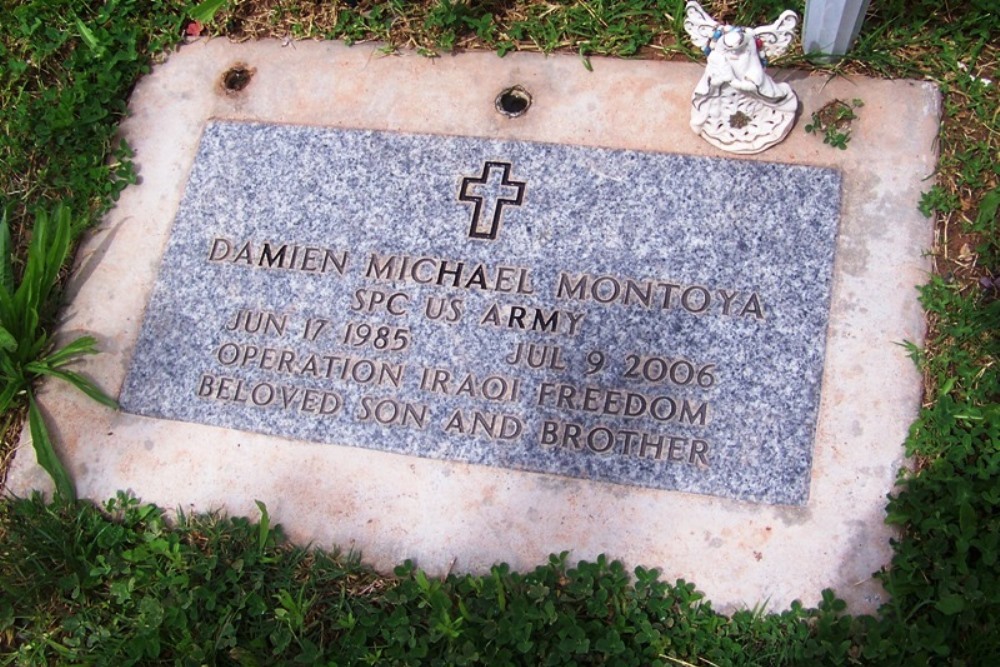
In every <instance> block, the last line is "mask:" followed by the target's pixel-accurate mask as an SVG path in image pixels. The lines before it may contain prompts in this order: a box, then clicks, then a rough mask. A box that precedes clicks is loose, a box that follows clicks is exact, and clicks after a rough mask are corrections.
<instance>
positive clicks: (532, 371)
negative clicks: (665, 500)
mask: <svg viewBox="0 0 1000 667" xmlns="http://www.w3.org/2000/svg"><path fill="white" fill-rule="evenodd" d="M839 184H840V177H839V174H838V173H837V172H835V171H832V170H827V169H818V168H811V167H797V166H788V165H777V164H768V163H761V162H746V161H742V162H741V161H733V160H713V159H705V158H694V157H687V156H675V155H662V154H651V153H642V152H634V151H614V150H603V149H593V148H581V147H574V146H565V145H550V144H537V143H527V142H499V141H491V140H485V139H474V138H459V137H431V136H416V135H403V134H394V133H384V132H374V131H348V130H333V129H320V128H306V127H295V126H277V125H265V124H253V123H230V122H212V123H210V124H209V125H208V126H207V128H206V130H205V133H204V135H203V137H202V142H201V145H200V148H199V152H198V155H197V157H196V160H195V164H194V166H193V168H192V172H191V176H190V181H189V183H188V185H187V189H186V192H185V194H184V197H183V199H182V202H181V206H180V210H179V213H178V215H177V219H176V221H175V223H174V228H173V230H172V233H171V238H170V241H169V243H168V247H167V250H166V252H165V255H164V258H163V262H162V265H161V268H160V274H159V277H158V282H157V285H156V287H155V289H154V292H153V296H152V297H151V301H150V304H149V306H148V308H147V312H146V316H145V320H144V322H143V326H142V330H141V333H140V336H139V340H138V342H137V345H136V349H135V353H134V356H133V359H132V362H131V365H130V369H129V372H128V376H127V377H126V380H125V384H124V386H123V389H122V395H121V404H122V407H123V409H124V410H126V411H128V412H133V413H137V414H142V415H148V416H153V417H160V418H167V419H178V420H185V421H193V422H199V423H208V424H214V425H219V426H225V427H231V428H236V429H242V430H248V431H257V432H263V433H270V434H276V435H282V436H288V437H295V438H300V439H304V440H312V441H317V442H325V443H332V444H341V445H354V446H363V447H368V448H373V449H381V450H386V451H391V452H398V453H404V454H414V455H420V456H426V457H432V458H440V459H451V460H458V461H466V462H470V463H477V464H488V465H497V466H504V467H510V468H515V469H521V470H528V471H540V472H549V473H556V474H563V475H569V476H574V477H581V478H587V479H595V480H604V481H612V482H618V483H626V484H635V485H642V486H649V487H655V488H662V489H676V490H682V491H688V492H694V493H704V494H713V495H720V496H725V497H731V498H739V499H744V500H750V501H756V502H767V503H782V504H802V503H804V502H805V501H806V500H807V498H808V490H809V476H810V466H811V450H812V438H813V430H814V426H815V419H816V413H817V407H818V402H819V389H820V380H821V375H822V365H823V350H824V340H825V332H826V322H827V315H828V308H829V290H830V282H831V271H832V258H833V248H834V240H835V235H836V225H837V210H838V205H839ZM723 193H725V194H723ZM206 446H210V444H209V443H206Z"/></svg>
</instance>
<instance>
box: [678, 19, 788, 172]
mask: <svg viewBox="0 0 1000 667" xmlns="http://www.w3.org/2000/svg"><path fill="white" fill-rule="evenodd" d="M798 22H799V17H798V16H797V15H796V14H795V12H793V11H791V10H787V11H784V12H782V13H781V16H779V17H778V20H777V21H775V22H774V23H772V24H770V25H765V26H761V27H759V28H745V27H739V26H730V25H722V24H720V23H719V22H718V21H716V20H715V19H713V18H712V17H711V16H709V15H708V14H707V13H705V10H704V9H702V7H701V5H699V4H698V3H697V2H694V0H689V2H688V3H687V5H686V7H685V10H684V29H685V30H686V31H687V33H688V35H690V36H691V41H692V42H694V44H695V46H697V47H698V48H700V49H702V50H703V51H704V52H705V54H706V55H707V56H708V66H707V67H706V68H705V74H704V75H703V76H702V77H701V81H699V82H698V86H697V87H696V88H695V89H694V95H693V96H692V97H691V129H692V130H694V131H695V132H696V133H697V134H699V135H701V137H702V138H704V139H705V140H706V141H708V142H709V143H710V144H712V145H713V146H716V147H717V148H721V149H722V150H724V151H729V152H731V153H743V154H750V153H759V152H761V151H763V150H765V149H768V148H770V147H771V146H773V145H775V144H776V143H778V142H779V141H781V140H782V139H784V138H785V137H786V136H787V135H788V132H789V131H790V130H791V129H792V124H793V123H794V122H795V114H796V112H797V110H798V104H799V101H798V98H796V97H795V93H794V92H792V88H791V86H789V85H788V84H787V83H776V82H775V81H774V79H772V78H771V77H770V76H768V75H767V73H766V72H765V71H764V67H765V66H766V65H767V59H768V58H774V57H776V56H779V55H781V54H782V53H784V52H785V51H786V50H787V49H788V46H789V45H790V44H791V43H792V40H793V39H794V37H795V28H796V26H797V25H798Z"/></svg>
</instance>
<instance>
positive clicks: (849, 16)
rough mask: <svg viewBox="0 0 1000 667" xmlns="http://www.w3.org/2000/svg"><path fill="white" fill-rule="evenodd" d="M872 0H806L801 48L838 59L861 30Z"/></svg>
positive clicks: (827, 58)
mask: <svg viewBox="0 0 1000 667" xmlns="http://www.w3.org/2000/svg"><path fill="white" fill-rule="evenodd" d="M870 1H871V0H806V17H805V24H804V26H803V30H802V48H803V50H804V51H805V52H806V53H807V54H822V55H823V56H826V58H825V59H826V60H836V59H837V58H839V57H840V56H843V55H844V54H845V53H847V51H848V49H850V48H851V45H852V44H853V43H854V39H855V38H856V37H857V36H858V32H860V30H861V24H862V23H863V22H864V20H865V12H866V11H868V3H869V2H870Z"/></svg>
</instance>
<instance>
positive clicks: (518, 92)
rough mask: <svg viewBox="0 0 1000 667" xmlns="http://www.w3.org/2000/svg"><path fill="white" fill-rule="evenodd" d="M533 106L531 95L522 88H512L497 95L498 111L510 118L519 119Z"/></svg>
mask: <svg viewBox="0 0 1000 667" xmlns="http://www.w3.org/2000/svg"><path fill="white" fill-rule="evenodd" d="M530 106H531V95H529V94H528V91H526V90H525V89H524V88H522V87H521V86H512V87H511V88H506V89H504V90H502V91H500V94H499V95H497V100H496V107H497V111H499V112H500V113H502V114H503V115H504V116H507V117H509V118H517V117H518V116H520V115H522V114H524V112H526V111H527V110H528V107H530Z"/></svg>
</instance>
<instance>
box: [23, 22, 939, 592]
mask: <svg viewBox="0 0 1000 667" xmlns="http://www.w3.org/2000/svg"><path fill="white" fill-rule="evenodd" d="M238 63H242V64H245V65H246V66H247V67H249V68H252V69H253V70H255V73H254V76H253V79H252V81H251V82H250V84H249V86H247V87H246V88H245V89H244V90H243V91H242V92H240V93H227V92H226V91H224V90H223V89H222V87H221V86H220V79H221V78H222V75H223V73H224V72H225V71H226V70H228V69H229V68H230V67H232V66H233V65H235V64H238ZM592 64H593V72H589V71H587V70H586V69H585V68H584V67H583V66H582V65H581V63H580V60H579V58H577V57H575V56H552V57H544V56H541V55H536V54H511V55H508V56H507V57H506V58H503V59H500V58H498V57H496V56H495V55H494V54H491V53H470V54H463V55H458V56H454V57H451V56H446V57H443V58H438V59H426V58H421V57H419V56H417V55H415V54H411V53H406V54H403V55H391V56H386V55H384V54H383V53H382V52H381V51H379V50H378V49H377V48H376V47H373V46H360V47H354V48H347V47H345V46H343V45H340V44H336V43H295V44H291V45H289V46H287V47H282V46H281V44H280V43H279V42H274V41H267V42H260V43H254V44H243V45H233V44H229V43H227V42H224V41H221V40H218V41H212V42H199V43H195V44H192V45H189V46H186V47H184V48H183V49H182V50H181V51H180V52H179V53H177V54H174V55H172V56H171V57H170V58H169V59H168V60H167V62H166V63H165V64H164V65H161V66H159V67H157V68H156V70H155V71H154V73H153V74H152V75H151V76H149V77H147V78H146V79H144V80H143V81H142V82H141V83H140V85H139V86H138V88H137V89H136V92H135V94H134V96H133V100H132V107H131V108H132V114H133V115H132V117H131V118H130V119H129V120H128V121H127V122H126V123H124V125H123V127H122V133H123V135H124V137H125V138H126V139H127V140H128V142H129V144H130V145H131V146H132V147H133V148H134V149H135V151H136V162H137V164H138V167H139V174H140V177H141V183H140V185H138V186H135V187H131V188H129V189H128V190H127V191H126V192H125V193H124V194H123V196H122V198H121V201H120V202H119V205H118V206H117V208H116V209H115V210H114V211H112V212H111V213H110V214H109V215H108V216H107V219H106V220H105V222H104V224H103V225H101V227H100V229H98V230H97V231H96V233H94V234H93V235H92V236H91V238H90V239H89V240H88V241H87V243H86V244H85V246H84V247H83V248H82V250H81V252H80V253H79V257H78V261H79V265H78V267H77V269H76V274H75V278H74V281H73V284H72V286H71V290H70V297H71V299H72V300H71V305H70V306H69V307H68V309H67V312H66V315H65V322H64V326H63V334H64V335H65V336H72V335H79V334H81V333H90V334H93V335H95V336H97V338H98V340H99V345H100V348H101V350H102V351H103V354H101V355H99V356H97V357H95V358H93V359H92V360H88V362H87V364H86V365H84V366H83V370H84V371H85V372H87V373H88V374H89V375H90V376H92V377H93V378H95V379H96V381H97V382H98V383H99V384H100V385H101V386H102V387H104V388H105V389H106V390H107V391H108V392H109V393H111V394H117V393H118V391H119V390H120V388H121V385H122V381H123V379H124V377H125V373H126V369H127V366H128V363H129V360H130V358H131V353H132V348H133V346H134V344H135V341H136V338H137V336H138V332H139V326H140V324H141V321H142V315H143V309H144V308H145V306H146V303H147V301H148V298H149V291H150V289H151V287H152V285H153V283H154V280H155V278H156V275H157V270H158V266H159V261H160V257H161V255H162V252H163V250H164V246H165V243H166V240H167V238H168V235H169V231H170V226H171V222H172V220H173V218H174V216H175V214H176V212H177V207H178V202H179V201H180V197H181V193H182V191H183V188H184V184H185V181H186V178H187V174H188V172H189V170H190V168H191V164H192V160H193V158H194V152H195V149H196V147H197V144H198V140H199V137H200V133H201V129H202V127H203V126H204V124H205V122H206V120H207V119H208V118H227V119H248V120H251V119H252V120H263V121H270V122H283V123H302V124H316V125H324V126H331V127H346V128H369V129H380V130H398V131H405V132H419V133H430V134H450V135H469V136H478V137H492V138H500V139H529V140H536V141H547V142H565V143H573V144H579V145H585V146H601V147H614V148H630V149H640V150H653V151H664V152H672V153H687V154H697V155H717V156H722V153H721V152H719V151H716V150H715V149H714V148H712V147H710V146H709V145H708V144H706V143H705V142H703V141H702V140H701V139H699V138H698V137H696V136H695V135H694V134H692V133H691V131H690V129H689V128H688V117H689V113H688V104H689V100H690V96H691V91H692V89H693V87H694V85H695V83H696V82H697V80H698V77H699V76H700V73H701V70H702V67H701V66H699V65H693V64H692V65H686V64H676V63H662V62H647V61H641V62H640V61H623V60H603V59H596V58H595V59H593V60H592ZM776 79H778V80H785V81H788V82H789V83H791V85H792V86H793V88H794V89H795V91H796V93H797V95H798V96H799V99H800V100H801V101H802V105H803V113H802V118H800V120H799V124H798V127H796V129H795V130H793V132H792V134H791V135H790V136H789V138H788V139H787V140H786V141H785V142H784V143H782V144H781V145H779V146H777V147H775V148H774V149H772V150H770V151H768V152H766V153H764V154H762V155H760V156H756V158H754V159H762V160H767V161H777V162H786V163H796V164H810V165H819V166H828V167H835V168H839V169H841V170H843V178H844V192H843V206H842V220H841V228H840V233H839V240H838V248H837V256H836V263H835V275H834V291H833V299H832V308H831V316H830V322H831V324H830V328H829V339H828V343H827V352H826V365H825V370H824V388H823V398H822V403H821V407H820V417H819V423H818V426H817V437H816V446H815V455H814V464H813V481H812V488H811V496H810V500H809V503H808V505H807V506H805V507H802V508H788V507H780V506H778V507H775V506H762V505H755V504H750V503H741V502H735V501H729V500H723V499H719V498H712V497H706V496H695V495H689V494H684V493H675V492H665V491H657V490H650V489H643V488H631V487H626V486H618V485H612V484H602V483H594V482H587V481H581V480H576V479H568V478H562V477H555V476H550V475H544V474H532V473H522V472H514V471H509V470H504V469H496V468H487V467H479V466H472V465H467V464H460V463H449V462H442V461H433V460H426V459H420V458H413V457H407V456H400V455H394V454H387V453H381V452H377V451H371V450H364V449H356V448H350V447H337V446H330V445H321V444H312V443H304V442H292V441H287V440H282V439H280V438H274V437H268V436H263V435H256V434H250V433H242V432H233V431H226V430H225V429H220V428H213V427H207V426H200V425H193V424H186V423H178V422H166V421H158V420H154V419H148V418H142V417H136V416H133V415H129V414H124V413H115V412H112V411H110V410H106V409H104V408H102V407H100V406H98V405H97V404H95V403H92V402H90V401H89V400H87V399H86V398H85V397H83V396H82V395H81V394H78V393H76V392H74V391H71V390H69V389H68V388H66V387H65V386H63V385H49V386H48V387H46V389H45V390H44V391H43V392H42V404H43V406H44V408H45V410H46V412H47V413H48V417H49V423H50V424H51V425H52V426H51V428H52V433H53V436H54V438H55V439H56V441H57V442H59V443H61V445H60V448H59V451H60V455H61V456H62V458H63V460H64V461H65V462H66V463H67V466H68V467H69V469H70V471H71V473H72V475H73V477H74V479H75V480H76V482H77V486H78V489H79V491H80V493H81V495H83V496H87V497H91V498H95V499H104V498H108V497H110V496H112V495H114V493H115V492H116V491H117V490H119V489H129V490H131V491H133V492H134V493H135V494H136V495H137V496H139V497H140V498H142V499H143V500H145V501H150V502H155V503H157V504H159V505H161V506H165V507H177V508H180V509H182V510H184V511H195V510H198V511H201V510H211V509H220V508H222V509H225V510H226V511H228V512H229V513H231V514H244V515H251V516H255V515H256V508H255V506H254V504H253V501H254V500H255V499H256V500H261V501H264V502H265V503H267V506H268V509H269V510H270V512H271V515H272V517H273V520H275V521H277V522H280V523H281V524H283V526H284V527H285V529H286V531H287V533H288V534H289V536H290V537H291V538H292V539H294V540H296V541H299V542H303V543H306V542H309V543H313V544H315V545H317V546H331V545H334V544H336V545H340V546H342V547H345V548H355V549H360V550H361V552H362V554H363V555H364V557H365V560H367V561H368V562H370V563H372V564H373V565H375V566H376V567H379V568H384V569H388V568H390V567H391V566H392V565H394V564H396V563H397V562H398V561H400V560H401V559H404V558H414V559H415V560H416V561H417V563H418V564H419V565H420V566H421V567H423V568H425V569H427V570H428V571H430V572H432V573H444V572H446V571H449V570H451V571H474V572H482V571H484V570H486V569H488V568H489V566H490V565H492V564H494V563H497V562H500V561H506V562H508V563H510V564H511V565H512V566H513V567H515V568H531V567H534V566H535V565H537V564H539V563H542V562H544V561H545V559H546V558H547V556H548V554H549V553H552V552H559V551H562V550H570V551H571V552H572V557H573V558H587V559H592V558H595V557H596V556H597V555H598V554H601V553H607V554H608V555H610V556H612V557H615V558H621V559H623V560H624V561H626V563H627V564H629V565H639V564H642V565H646V566H655V567H658V568H660V569H661V570H662V571H663V575H664V578H665V579H668V580H672V579H674V578H678V577H683V578H685V579H687V580H689V581H693V582H695V583H696V584H697V585H698V586H699V587H700V588H701V589H702V590H704V591H705V592H706V593H707V594H708V596H709V598H710V599H711V600H712V601H713V602H714V603H715V605H716V606H717V607H719V608H722V609H732V608H735V607H741V606H744V605H746V606H753V605H755V604H757V603H762V602H766V603H767V604H768V606H769V607H771V608H783V607H786V606H787V605H788V604H789V603H790V602H791V601H792V600H794V599H796V598H798V599H801V600H802V601H803V602H804V603H806V604H815V603H816V601H817V600H818V599H819V596H820V591H821V590H822V589H823V588H825V587H833V588H835V589H836V590H837V592H838V594H840V595H841V596H843V597H845V598H846V599H847V600H848V601H849V603H850V604H851V609H852V610H853V611H857V612H861V611H872V610H874V609H875V608H876V607H877V606H878V604H879V603H880V602H882V601H883V600H884V593H883V591H882V589H881V588H880V586H879V585H878V583H877V582H876V581H874V580H873V579H872V577H871V574H872V573H873V572H874V571H876V570H878V569H879V568H880V567H882V566H884V565H885V564H886V563H887V562H888V561H889V559H890V557H891V549H890V545H889V538H890V537H891V535H892V532H891V530H890V529H889V528H888V527H887V526H886V525H885V524H884V523H883V518H884V507H885V496H886V494H887V493H889V492H890V490H891V489H892V488H893V483H894V480H895V475H896V470H897V469H898V468H899V466H900V465H902V464H903V456H902V455H903V451H902V447H901V445H902V443H903V440H904V438H905V436H906V431H907V428H908V426H909V424H910V422H911V421H912V419H913V418H914V416H915V415H916V412H917V409H918V405H919V399H920V378H919V375H918V373H917V372H916V370H915V369H914V367H913V365H912V363H911V362H910V361H909V360H908V359H907V357H906V354H905V350H904V349H903V348H901V347H899V346H898V345H897V343H899V342H901V341H904V340H910V341H914V342H916V343H920V342H921V341H922V338H923V331H924V317H923V313H922V311H921V309H920V307H919V304H918V302H917V293H916V290H915V286H916V285H919V284H922V283H923V282H925V281H926V278H927V272H928V271H929V263H928V262H927V261H926V259H925V258H924V253H925V252H926V250H927V249H928V248H929V247H930V244H931V240H932V238H931V237H932V232H931V226H930V223H929V222H928V221H927V220H925V219H923V218H922V217H921V216H920V214H919V213H918V212H917V208H916V207H917V202H918V200H919V196H920V193H921V191H923V190H926V189H927V188H928V187H930V183H929V182H928V180H927V179H928V178H929V177H930V176H931V175H932V173H933V171H934V165H935V149H934V138H935V136H936V132H937V124H938V118H939V112H940V110H939V98H938V95H937V92H936V90H935V89H934V87H933V86H932V85H931V84H927V83H917V82H908V81H897V82H886V81H873V80H866V79H844V78H840V79H834V80H827V79H826V78H823V77H810V76H806V75H804V74H802V73H798V72H779V73H777V74H776ZM514 84H520V85H521V86H523V87H524V88H525V89H527V90H528V91H529V92H530V93H531V95H532V97H533V103H532V106H531V108H530V109H529V111H528V113H526V114H525V115H524V116H521V117H519V118H515V119H511V118H506V117H504V116H501V115H500V114H498V113H497V112H496V110H495V109H494V99H495V98H496V96H497V94H498V93H499V92H500V91H501V90H502V89H504V88H507V87H509V86H512V85H514ZM837 97H840V98H843V99H852V98H861V99H863V100H864V102H865V106H864V108H863V109H861V111H860V115H861V119H860V121H859V122H858V125H857V128H856V130H855V132H854V136H853V139H852V141H851V144H850V147H849V149H848V150H846V151H838V150H833V149H831V148H829V147H828V146H825V145H823V144H822V143H821V141H820V140H819V139H817V138H816V137H815V136H810V135H807V134H805V133H804V132H803V131H802V126H803V125H804V124H805V122H807V121H808V118H809V115H810V114H811V113H812V112H813V111H816V110H818V109H819V108H820V107H821V106H822V105H823V104H824V103H826V102H827V101H829V100H832V99H834V98H837ZM794 288H795V286H794V285H790V286H789V289H794ZM25 440H26V441H27V434H26V435H25ZM8 483H9V491H10V492H13V493H16V494H26V493H28V492H29V491H30V489H33V488H42V489H46V488H49V484H48V481H47V479H46V477H45V474H44V472H42V471H41V469H40V468H39V467H38V466H37V465H36V463H35V461H34V455H33V453H32V450H31V447H30V443H27V442H26V443H25V444H23V445H22V447H21V450H20V452H19V454H18V457H17V459H16V461H15V464H14V468H13V470H12V471H11V474H10V478H9V480H8Z"/></svg>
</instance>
